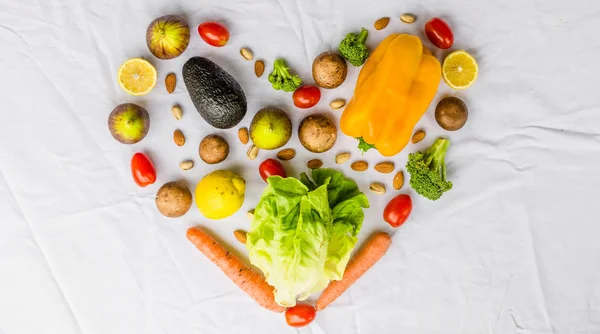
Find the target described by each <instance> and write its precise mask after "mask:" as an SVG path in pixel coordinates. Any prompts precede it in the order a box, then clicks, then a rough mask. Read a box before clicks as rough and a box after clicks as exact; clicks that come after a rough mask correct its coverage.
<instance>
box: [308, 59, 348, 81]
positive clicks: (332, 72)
mask: <svg viewBox="0 0 600 334" xmlns="http://www.w3.org/2000/svg"><path fill="white" fill-rule="evenodd" d="M346 74H348V65H346V60H345V59H344V58H343V57H342V56H340V55H339V54H337V53H334V52H323V53H321V54H320V55H318V56H317V57H316V58H315V60H314V61H313V64H312V76H313V79H314V80H315V83H316V84H317V86H319V87H321V88H325V89H332V88H336V87H339V86H340V85H341V84H343V83H344V81H345V80H346Z"/></svg>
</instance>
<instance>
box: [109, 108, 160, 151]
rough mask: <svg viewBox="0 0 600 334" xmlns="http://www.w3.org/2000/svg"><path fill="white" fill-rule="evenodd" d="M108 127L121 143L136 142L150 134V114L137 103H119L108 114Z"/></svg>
mask: <svg viewBox="0 0 600 334" xmlns="http://www.w3.org/2000/svg"><path fill="white" fill-rule="evenodd" d="M108 129H109V130H110V134H111V135H112V136H113V138H115V139H116V140H117V141H118V142H119V143H122V144H135V143H137V142H139V141H141V140H142V139H144V137H146V135H147V134H148V130H150V115H148V112H147V111H146V109H144V108H142V107H140V106H138V105H137V104H133V103H123V104H119V105H118V106H116V107H115V109H113V110H112V111H111V112H110V115H108Z"/></svg>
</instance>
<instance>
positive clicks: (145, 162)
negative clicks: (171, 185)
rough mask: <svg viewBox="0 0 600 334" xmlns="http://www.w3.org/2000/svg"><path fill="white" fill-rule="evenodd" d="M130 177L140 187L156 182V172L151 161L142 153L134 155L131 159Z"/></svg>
mask: <svg viewBox="0 0 600 334" xmlns="http://www.w3.org/2000/svg"><path fill="white" fill-rule="evenodd" d="M131 175H132V176H133V180H134V181H135V183H136V184H137V185H138V186H140V187H146V186H148V185H151V184H153V183H154V182H155V181H156V170H155V169H154V164H152V160H150V158H149V157H148V156H147V155H145V154H144V153H140V152H138V153H136V154H134V155H133V156H132V157H131Z"/></svg>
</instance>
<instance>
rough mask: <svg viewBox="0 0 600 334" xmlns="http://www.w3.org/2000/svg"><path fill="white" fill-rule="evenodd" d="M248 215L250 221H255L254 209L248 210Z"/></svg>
mask: <svg viewBox="0 0 600 334" xmlns="http://www.w3.org/2000/svg"><path fill="white" fill-rule="evenodd" d="M246 216H247V217H248V219H250V221H253V220H254V209H250V210H248V212H247V213H246Z"/></svg>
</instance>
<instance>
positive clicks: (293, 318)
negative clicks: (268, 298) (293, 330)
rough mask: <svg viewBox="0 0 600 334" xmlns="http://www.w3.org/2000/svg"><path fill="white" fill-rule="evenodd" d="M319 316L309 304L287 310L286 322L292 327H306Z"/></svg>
mask: <svg viewBox="0 0 600 334" xmlns="http://www.w3.org/2000/svg"><path fill="white" fill-rule="evenodd" d="M316 316H317V311H316V310H315V308H314V307H313V306H312V305H309V304H296V306H293V307H290V308H288V309H287V310H285V321H286V322H287V324H288V325H290V326H292V327H304V326H306V325H308V324H310V323H311V322H312V321H313V320H314V319H315V317H316Z"/></svg>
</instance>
